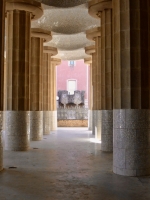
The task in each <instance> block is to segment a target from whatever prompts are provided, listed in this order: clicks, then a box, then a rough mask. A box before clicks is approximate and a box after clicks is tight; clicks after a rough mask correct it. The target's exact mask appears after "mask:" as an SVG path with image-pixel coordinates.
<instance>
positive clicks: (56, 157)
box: [0, 128, 150, 200]
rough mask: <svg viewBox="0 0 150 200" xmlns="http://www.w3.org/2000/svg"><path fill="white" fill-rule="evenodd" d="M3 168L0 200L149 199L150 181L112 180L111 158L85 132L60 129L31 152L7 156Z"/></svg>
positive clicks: (80, 129)
mask: <svg viewBox="0 0 150 200" xmlns="http://www.w3.org/2000/svg"><path fill="white" fill-rule="evenodd" d="M4 166H5V170H4V171H2V172H1V173H0V200H77V199H79V200H148V199H150V177H139V178H134V177H123V176H119V175H115V174H113V173H112V153H103V152H101V151H100V144H99V143H94V140H93V136H92V135H91V132H89V131H87V129H86V128H69V129H65V128H59V129H58V131H56V132H52V134H51V135H48V136H44V139H43V141H41V142H32V143H31V150H30V151H28V152H9V151H5V152H4ZM9 167H17V168H16V169H15V168H14V169H13V168H9Z"/></svg>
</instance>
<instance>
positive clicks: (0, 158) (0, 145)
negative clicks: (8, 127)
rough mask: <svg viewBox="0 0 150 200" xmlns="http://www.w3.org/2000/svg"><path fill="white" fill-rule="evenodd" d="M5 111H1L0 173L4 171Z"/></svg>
mask: <svg viewBox="0 0 150 200" xmlns="http://www.w3.org/2000/svg"><path fill="white" fill-rule="evenodd" d="M3 122H4V117H3V111H0V171H2V170H3V143H4V142H3Z"/></svg>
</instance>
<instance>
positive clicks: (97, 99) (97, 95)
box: [86, 27, 102, 140]
mask: <svg viewBox="0 0 150 200" xmlns="http://www.w3.org/2000/svg"><path fill="white" fill-rule="evenodd" d="M86 36H87V38H88V39H89V40H94V41H95V49H96V55H95V56H96V57H95V59H96V65H95V66H94V67H93V109H94V111H93V115H95V119H94V124H93V125H94V126H93V129H94V130H95V137H96V138H97V139H99V140H101V124H102V122H101V120H102V117H101V109H102V106H101V37H100V36H101V29H100V27H98V28H94V29H91V30H88V31H86Z"/></svg>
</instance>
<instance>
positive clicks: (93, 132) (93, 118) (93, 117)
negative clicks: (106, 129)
mask: <svg viewBox="0 0 150 200" xmlns="http://www.w3.org/2000/svg"><path fill="white" fill-rule="evenodd" d="M96 117H97V116H96V110H92V134H93V135H95V126H96Z"/></svg>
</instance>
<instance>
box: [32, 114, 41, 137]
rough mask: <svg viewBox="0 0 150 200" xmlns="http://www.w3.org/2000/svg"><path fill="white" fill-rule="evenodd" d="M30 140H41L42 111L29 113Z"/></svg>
mask: <svg viewBox="0 0 150 200" xmlns="http://www.w3.org/2000/svg"><path fill="white" fill-rule="evenodd" d="M30 139H31V140H32V141H40V140H42V139H43V111H30Z"/></svg>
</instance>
